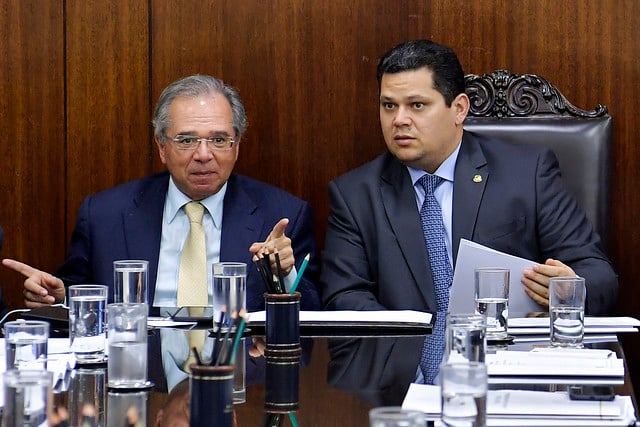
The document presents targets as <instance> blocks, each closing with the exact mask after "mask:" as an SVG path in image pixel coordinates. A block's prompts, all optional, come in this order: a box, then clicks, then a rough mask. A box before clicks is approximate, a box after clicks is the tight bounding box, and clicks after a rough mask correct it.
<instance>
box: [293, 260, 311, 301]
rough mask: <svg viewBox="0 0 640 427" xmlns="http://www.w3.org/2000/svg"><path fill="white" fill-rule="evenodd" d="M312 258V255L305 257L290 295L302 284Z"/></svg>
mask: <svg viewBox="0 0 640 427" xmlns="http://www.w3.org/2000/svg"><path fill="white" fill-rule="evenodd" d="M310 256H311V254H307V256H306V257H304V260H303V261H302V265H301V266H300V271H298V276H297V277H296V280H295V281H294V282H293V285H291V290H290V291H289V293H290V294H293V293H294V292H295V291H296V288H297V287H298V284H299V283H300V279H302V274H303V273H304V270H305V268H307V264H308V263H309V257H310Z"/></svg>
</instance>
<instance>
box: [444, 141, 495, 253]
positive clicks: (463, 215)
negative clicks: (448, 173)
mask: <svg viewBox="0 0 640 427" xmlns="http://www.w3.org/2000/svg"><path fill="white" fill-rule="evenodd" d="M454 180H455V181H454V182H455V184H454V187H453V188H454V190H453V230H452V234H453V245H454V247H453V259H454V265H455V260H456V259H457V255H458V247H459V246H460V239H462V238H464V239H468V240H471V238H472V237H473V232H474V229H475V225H476V221H477V218H478V209H479V208H480V201H481V200H482V194H483V193H484V189H485V186H486V184H487V181H488V180H489V167H488V166H487V160H486V159H485V157H484V154H483V153H482V149H481V147H480V144H479V143H478V140H477V139H476V138H475V137H474V136H473V135H472V134H470V133H468V132H465V133H464V135H463V137H462V145H461V146H460V152H459V153H458V159H457V161H456V170H455V177H454Z"/></svg>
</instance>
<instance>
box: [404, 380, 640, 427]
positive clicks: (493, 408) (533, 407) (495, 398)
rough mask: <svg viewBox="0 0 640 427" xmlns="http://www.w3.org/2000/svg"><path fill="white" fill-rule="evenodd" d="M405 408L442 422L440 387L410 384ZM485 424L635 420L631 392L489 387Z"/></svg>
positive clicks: (599, 423)
mask: <svg viewBox="0 0 640 427" xmlns="http://www.w3.org/2000/svg"><path fill="white" fill-rule="evenodd" d="M402 407H403V408H404V409H411V410H418V411H421V412H423V413H425V416H426V418H427V419H430V420H435V421H436V426H439V425H441V424H440V422H439V418H440V387H438V386H432V385H424V384H411V385H410V386H409V391H408V392H407V395H406V396H405V398H404V401H403V403H402ZM487 415H488V417H487V418H488V419H487V426H511V427H515V426H550V425H553V426H583V427H584V426H592V425H597V426H627V425H629V424H631V423H633V421H634V420H635V414H634V411H633V404H632V401H631V397H630V396H616V398H615V400H613V401H603V402H589V401H577V400H570V399H569V396H568V395H567V393H566V392H544V391H529V390H490V391H489V392H488V394H487Z"/></svg>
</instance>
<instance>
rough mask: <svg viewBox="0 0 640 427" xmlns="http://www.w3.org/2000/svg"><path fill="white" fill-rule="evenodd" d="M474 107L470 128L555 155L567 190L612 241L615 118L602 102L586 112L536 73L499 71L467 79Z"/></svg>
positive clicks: (468, 76) (467, 123)
mask: <svg viewBox="0 0 640 427" xmlns="http://www.w3.org/2000/svg"><path fill="white" fill-rule="evenodd" d="M465 83H466V93H467V95H468V96H469V99H470V100H471V108H470V111H469V114H468V116H467V119H466V121H465V125H464V127H465V129H466V130H469V131H473V132H478V133H482V134H487V135H490V136H495V137H497V138H500V139H502V140H506V141H510V142H513V143H518V144H543V145H545V146H547V147H549V148H550V149H551V150H553V152H554V153H555V155H556V157H557V158H558V162H559V163H560V170H561V171H562V175H563V178H564V180H565V182H566V183H567V186H568V187H569V189H570V190H571V191H573V192H574V194H575V196H576V198H577V200H578V203H580V205H581V206H582V208H583V209H584V210H585V211H586V213H587V217H588V218H589V219H590V220H591V222H592V223H593V225H594V227H595V230H596V231H597V232H598V234H600V237H601V238H602V241H603V244H604V245H605V246H606V245H607V238H608V233H607V231H608V211H609V204H608V193H609V162H610V145H611V116H609V114H608V113H607V108H606V107H605V106H603V105H600V104H598V105H597V106H596V108H595V109H594V110H582V109H580V108H578V107H576V106H574V105H573V104H571V103H570V102H569V101H568V100H567V99H566V98H565V97H564V96H563V95H562V93H560V91H559V90H558V89H557V88H555V87H554V86H553V85H552V84H551V83H549V82H548V81H547V80H545V79H544V78H542V77H540V76H537V75H535V74H522V75H518V74H513V73H511V72H509V71H506V70H497V71H494V72H493V73H491V74H485V75H482V76H479V75H475V74H468V75H467V76H465Z"/></svg>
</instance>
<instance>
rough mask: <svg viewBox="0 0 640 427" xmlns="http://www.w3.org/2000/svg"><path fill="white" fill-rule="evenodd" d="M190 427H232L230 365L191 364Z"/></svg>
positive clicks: (231, 375) (231, 369)
mask: <svg viewBox="0 0 640 427" xmlns="http://www.w3.org/2000/svg"><path fill="white" fill-rule="evenodd" d="M190 368H191V374H190V378H189V381H190V394H191V397H190V398H191V415H190V425H191V427H210V426H212V425H215V426H221V427H231V426H232V425H233V372H234V366H233V365H222V366H209V365H197V364H195V363H194V364H191V365H190Z"/></svg>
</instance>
